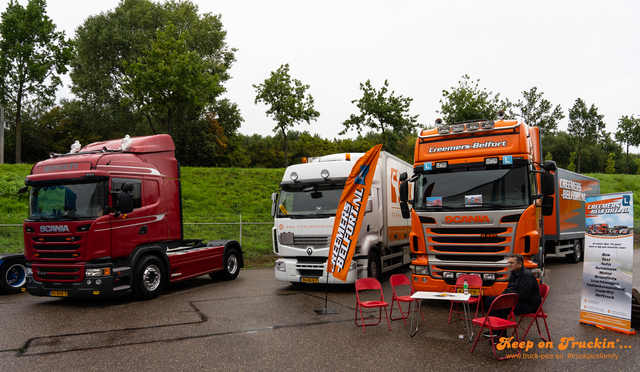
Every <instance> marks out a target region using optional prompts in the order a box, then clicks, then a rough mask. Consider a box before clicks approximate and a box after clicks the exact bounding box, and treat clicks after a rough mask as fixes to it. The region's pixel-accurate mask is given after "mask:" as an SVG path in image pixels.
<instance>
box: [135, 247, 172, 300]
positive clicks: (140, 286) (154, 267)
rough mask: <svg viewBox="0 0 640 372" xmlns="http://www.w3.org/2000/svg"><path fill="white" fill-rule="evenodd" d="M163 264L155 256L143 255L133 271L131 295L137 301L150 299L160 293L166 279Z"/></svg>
mask: <svg viewBox="0 0 640 372" xmlns="http://www.w3.org/2000/svg"><path fill="white" fill-rule="evenodd" d="M165 274H166V272H165V269H164V265H163V264H162V261H160V260H159V259H158V257H156V256H144V257H142V258H141V259H140V261H138V264H137V265H136V269H135V270H134V272H133V278H132V282H133V286H132V287H133V295H134V297H135V298H136V299H137V300H139V301H146V300H151V299H154V298H156V297H158V296H159V295H160V293H161V292H162V290H163V289H164V286H165V283H166V281H167V276H166V275H165Z"/></svg>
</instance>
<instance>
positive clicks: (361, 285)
mask: <svg viewBox="0 0 640 372" xmlns="http://www.w3.org/2000/svg"><path fill="white" fill-rule="evenodd" d="M370 289H378V290H380V300H379V301H377V300H374V301H362V300H360V291H365V290H370ZM356 299H357V300H356V318H355V323H356V325H357V326H358V327H360V326H362V330H363V331H364V332H367V329H366V328H365V326H368V325H378V324H380V321H381V320H382V309H383V308H384V316H385V318H386V319H387V325H388V326H389V330H391V323H389V316H388V314H387V306H389V304H388V303H386V302H384V296H383V295H382V286H381V285H380V282H379V281H378V279H376V278H361V279H358V280H357V281H356ZM363 307H364V308H366V309H370V308H376V307H377V308H380V314H379V315H378V317H369V318H365V317H364V316H363V315H362V308H363ZM358 311H359V312H360V318H361V319H362V324H358ZM372 319H378V322H376V323H367V320H372Z"/></svg>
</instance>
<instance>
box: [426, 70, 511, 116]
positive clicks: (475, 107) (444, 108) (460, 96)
mask: <svg viewBox="0 0 640 372" xmlns="http://www.w3.org/2000/svg"><path fill="white" fill-rule="evenodd" d="M458 84H459V86H458V87H451V90H450V91H448V90H443V91H442V97H443V98H442V99H441V100H440V105H441V108H440V110H439V111H437V112H438V113H440V114H442V120H443V121H444V122H445V123H446V124H453V123H457V122H460V121H465V120H476V119H493V118H495V117H496V114H497V113H498V111H500V110H505V112H506V110H508V109H509V108H510V107H511V102H509V100H504V101H503V100H500V94H499V93H498V94H496V95H495V96H494V95H493V92H487V89H486V88H482V89H480V87H479V85H480V79H478V80H476V81H475V82H474V81H472V80H471V78H470V77H469V75H463V76H462V79H461V80H460V81H458Z"/></svg>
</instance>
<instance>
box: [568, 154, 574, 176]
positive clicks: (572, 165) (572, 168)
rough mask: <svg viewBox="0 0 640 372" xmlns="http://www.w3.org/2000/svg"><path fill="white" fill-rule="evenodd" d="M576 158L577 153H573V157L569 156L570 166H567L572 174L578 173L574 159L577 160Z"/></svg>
mask: <svg viewBox="0 0 640 372" xmlns="http://www.w3.org/2000/svg"><path fill="white" fill-rule="evenodd" d="M575 157H576V153H575V152H572V153H571V155H570V156H569V165H567V170H570V171H572V172H575V171H576V164H575V163H574V162H573V159H575Z"/></svg>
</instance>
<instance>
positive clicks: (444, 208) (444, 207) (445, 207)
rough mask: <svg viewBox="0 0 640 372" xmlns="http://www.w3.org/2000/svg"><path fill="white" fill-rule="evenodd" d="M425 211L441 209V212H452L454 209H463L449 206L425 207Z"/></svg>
mask: <svg viewBox="0 0 640 372" xmlns="http://www.w3.org/2000/svg"><path fill="white" fill-rule="evenodd" d="M424 208H425V209H440V210H447V211H450V210H452V209H459V208H462V207H461V206H460V207H451V206H449V205H425V207H424Z"/></svg>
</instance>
